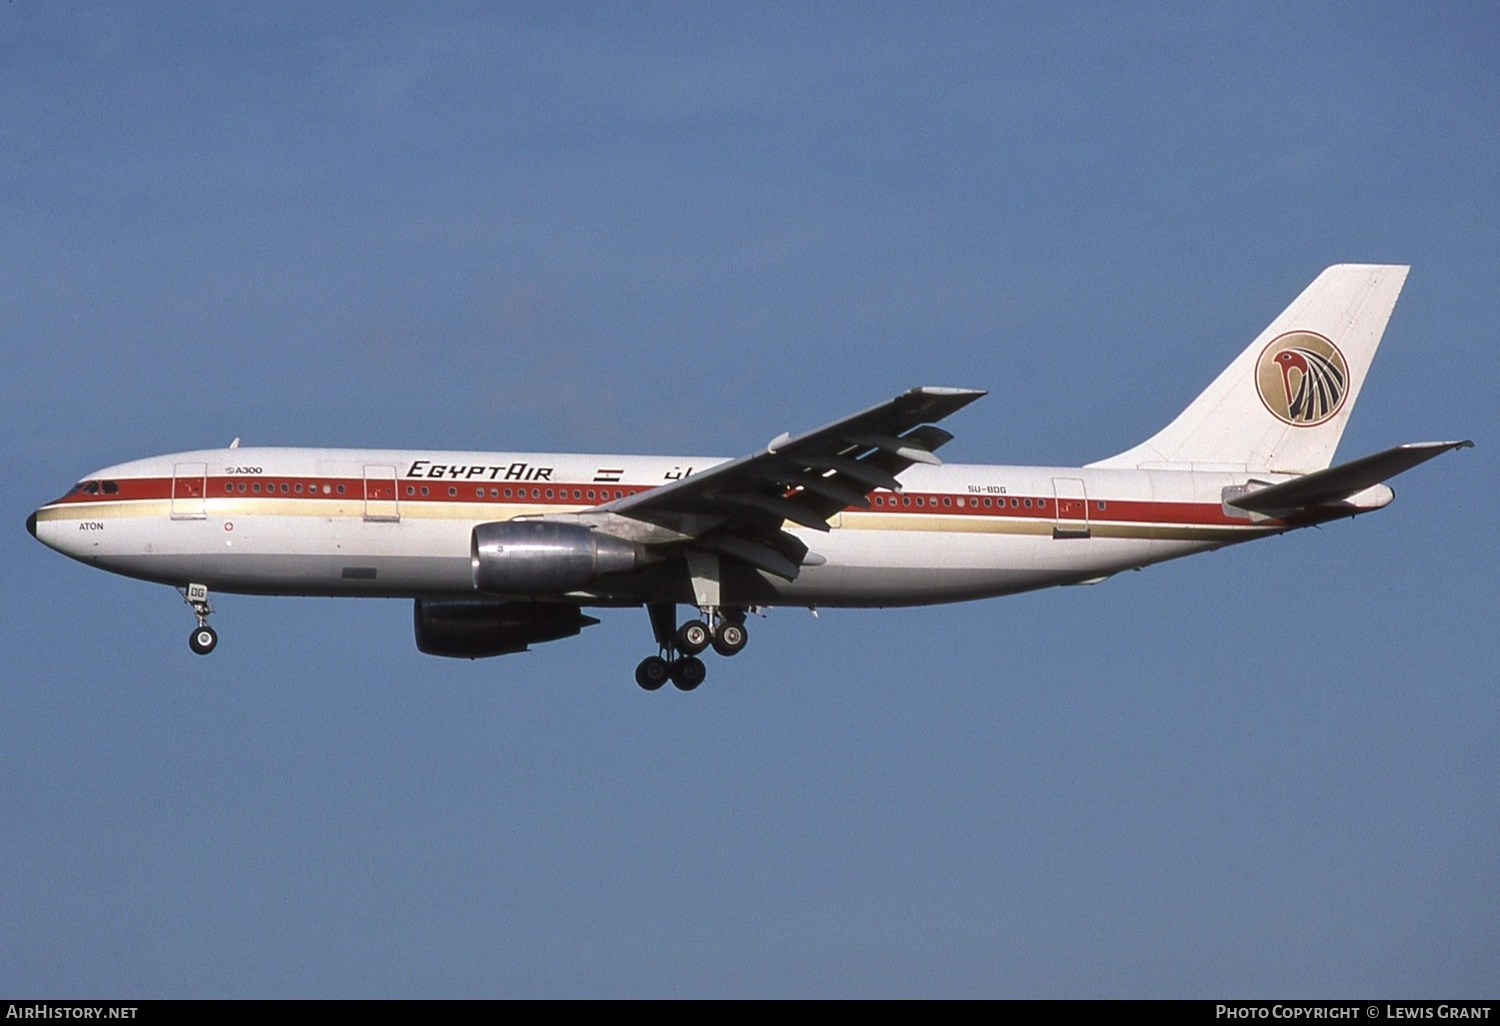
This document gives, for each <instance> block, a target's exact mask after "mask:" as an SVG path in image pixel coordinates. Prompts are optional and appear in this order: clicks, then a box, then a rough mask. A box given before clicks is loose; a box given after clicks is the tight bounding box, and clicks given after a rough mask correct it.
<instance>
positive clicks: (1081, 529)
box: [1052, 477, 1089, 538]
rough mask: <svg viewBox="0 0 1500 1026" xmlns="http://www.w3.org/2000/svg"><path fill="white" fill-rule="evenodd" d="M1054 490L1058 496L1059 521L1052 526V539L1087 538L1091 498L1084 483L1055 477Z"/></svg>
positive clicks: (1077, 479)
mask: <svg viewBox="0 0 1500 1026" xmlns="http://www.w3.org/2000/svg"><path fill="white" fill-rule="evenodd" d="M1052 489H1053V492H1054V494H1055V495H1056V496H1057V521H1056V522H1055V523H1054V524H1053V525H1052V537H1054V538H1087V537H1088V536H1089V497H1088V493H1087V492H1086V491H1085V490H1084V487H1083V481H1082V480H1081V479H1079V478H1076V477H1054V478H1053V479H1052Z"/></svg>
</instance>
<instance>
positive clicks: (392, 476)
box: [365, 467, 401, 521]
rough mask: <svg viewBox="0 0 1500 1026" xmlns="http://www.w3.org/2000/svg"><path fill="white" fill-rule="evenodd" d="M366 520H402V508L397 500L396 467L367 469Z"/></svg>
mask: <svg viewBox="0 0 1500 1026" xmlns="http://www.w3.org/2000/svg"><path fill="white" fill-rule="evenodd" d="M365 519H366V520H388V521H397V520H400V519H401V507H400V506H399V505H397V499H396V468H395V467H366V468H365Z"/></svg>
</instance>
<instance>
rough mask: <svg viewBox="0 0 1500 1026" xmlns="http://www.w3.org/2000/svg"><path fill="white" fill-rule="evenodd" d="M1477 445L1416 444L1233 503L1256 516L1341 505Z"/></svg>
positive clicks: (1257, 493)
mask: <svg viewBox="0 0 1500 1026" xmlns="http://www.w3.org/2000/svg"><path fill="white" fill-rule="evenodd" d="M1473 445H1474V443H1473V442H1471V441H1468V440H1465V441H1462V442H1412V443H1411V444H1410V445H1398V446H1396V447H1395V448H1394V449H1386V450H1385V451H1383V452H1377V453H1374V454H1372V455H1369V456H1361V457H1360V458H1359V459H1357V460H1350V461H1349V462H1348V463H1340V464H1339V465H1338V466H1336V467H1328V468H1327V469H1325V470H1318V471H1314V472H1313V473H1311V474H1304V475H1302V476H1301V477H1298V478H1293V479H1292V480H1290V481H1283V482H1282V483H1281V484H1276V485H1271V486H1269V487H1267V488H1260V489H1257V490H1255V491H1253V492H1249V493H1247V494H1245V495H1241V496H1238V497H1237V498H1234V499H1231V500H1230V504H1231V505H1233V506H1237V507H1239V508H1240V509H1247V510H1251V511H1253V512H1256V513H1280V512H1286V511H1287V510H1293V509H1305V508H1306V507H1308V506H1317V505H1321V504H1324V503H1329V502H1338V501H1339V500H1341V499H1347V498H1348V497H1349V496H1351V495H1355V494H1357V493H1359V492H1362V491H1364V490H1365V489H1366V488H1369V487H1371V486H1373V485H1378V484H1380V483H1381V482H1382V481H1385V480H1387V479H1389V478H1392V477H1395V476H1396V475H1397V474H1399V473H1401V472H1402V471H1406V470H1410V469H1411V468H1412V467H1415V466H1417V465H1418V464H1422V463H1426V462H1427V461H1428V460H1430V459H1432V458H1433V457H1434V456H1440V455H1442V454H1443V453H1445V452H1448V451H1450V450H1453V449H1467V448H1472V447H1473Z"/></svg>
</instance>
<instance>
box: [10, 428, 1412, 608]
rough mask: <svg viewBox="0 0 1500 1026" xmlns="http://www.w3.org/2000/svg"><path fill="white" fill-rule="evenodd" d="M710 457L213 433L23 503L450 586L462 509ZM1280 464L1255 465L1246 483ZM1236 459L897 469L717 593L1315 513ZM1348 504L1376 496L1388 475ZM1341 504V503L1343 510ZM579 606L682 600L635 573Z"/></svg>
mask: <svg viewBox="0 0 1500 1026" xmlns="http://www.w3.org/2000/svg"><path fill="white" fill-rule="evenodd" d="M720 462H722V460H721V459H720V458H714V457H654V456H616V455H556V454H540V453H480V452H437V451H431V450H356V449H280V448H246V449H215V450H203V451H197V452H185V453H176V454H172V455H167V456H160V457H154V458H151V459H145V460H138V461H135V462H131V463H125V464H120V465H118V466H114V467H109V468H106V469H104V470H100V471H98V472H97V473H96V474H93V475H91V476H90V478H88V479H87V480H86V482H85V483H84V484H85V486H86V487H84V488H83V489H82V490H80V489H75V490H74V491H72V492H70V493H69V494H68V495H66V496H64V497H63V498H61V499H59V500H57V501H55V502H53V503H49V504H48V505H46V506H44V507H42V508H41V509H39V510H38V511H37V513H36V520H35V530H36V535H37V538H38V539H39V540H41V541H42V542H44V543H46V544H47V545H49V546H51V547H52V548H54V549H57V550H58V551H60V552H63V553H65V554H67V555H69V556H72V557H73V558H75V559H78V560H80V561H82V562H85V563H88V564H90V565H94V566H98V567H100V568H102V569H105V570H110V571H113V572H115V573H120V574H125V575H128V576H131V577H138V578H142V579H145V580H150V581H157V582H160V583H164V584H171V585H177V586H185V585H186V584H188V583H190V582H193V583H199V584H203V585H206V586H207V587H208V588H210V589H211V590H216V591H224V592H242V593H253V594H277V595H363V596H407V597H462V596H474V595H476V594H477V593H478V592H477V590H476V587H475V583H474V567H473V560H472V553H471V535H472V532H473V529H474V527H475V526H476V525H478V524H482V523H488V522H494V521H506V520H511V519H513V518H516V517H535V516H538V515H557V514H567V513H575V512H579V511H583V510H587V509H590V508H592V507H596V506H598V505H601V504H602V503H605V502H609V501H612V500H617V499H620V498H622V497H625V496H628V495H631V494H635V493H639V492H641V491H644V490H646V489H650V488H653V487H656V486H659V485H661V484H664V483H666V482H670V481H674V480H679V479H681V478H683V477H685V476H688V475H691V474H693V473H699V472H702V471H704V470H706V469H707V468H709V467H711V466H713V465H715V464H718V463H720ZM1282 477H1283V476H1281V475H1272V476H1269V477H1268V476H1267V475H1264V474H1261V475H1257V477H1256V479H1257V480H1279V479H1281V478H1282ZM1248 480H1249V476H1248V475H1246V474H1244V473H1239V474H1235V473H1232V472H1187V471H1181V470H1160V471H1153V470H1121V469H1101V468H1088V467H1085V468H1076V467H1070V468H1057V467H1010V466H988V465H965V464H947V465H944V466H939V467H931V466H920V465H919V466H913V467H911V468H910V469H908V470H906V471H904V472H903V473H902V475H901V483H902V484H903V486H904V490H903V491H902V492H901V493H895V492H891V491H887V490H883V489H882V490H877V491H875V492H873V493H871V495H870V501H871V505H870V507H869V508H868V509H860V508H856V507H849V508H846V509H844V510H843V511H842V512H840V513H837V514H835V515H834V516H832V517H831V518H830V520H829V524H830V527H831V530H829V531H828V532H820V531H815V530H809V529H806V528H802V527H797V526H795V525H792V524H790V523H788V524H787V525H786V529H787V530H789V531H790V532H791V533H793V534H795V535H796V536H797V537H799V538H800V539H801V540H803V541H805V542H806V544H807V545H808V547H809V550H810V553H811V554H812V556H811V558H809V560H808V561H807V562H808V565H805V566H803V567H802V569H801V572H800V573H799V574H798V575H797V577H796V579H795V580H791V581H787V580H783V579H780V578H778V577H775V576H772V575H770V574H766V573H763V572H760V571H755V570H751V569H749V568H747V567H741V568H739V570H738V571H736V572H726V574H725V577H724V581H723V596H722V601H723V603H724V604H725V605H741V606H749V605H776V604H798V605H815V604H816V605H828V606H895V605H913V604H925V603H937V602H953V601H961V600H965V599H974V598H982V597H986V596H992V595H1003V594H1007V593H1012V592H1019V591H1026V590H1030V589H1034V588H1041V587H1046V586H1049V585H1055V584H1073V583H1082V582H1087V581H1092V580H1096V579H1099V578H1102V577H1104V576H1107V575H1109V574H1112V573H1116V572H1118V571H1120V570H1125V569H1129V568H1132V567H1139V566H1144V565H1147V564H1150V563H1156V562H1160V561H1162V560H1166V559H1172V558H1175V557H1178V556H1184V555H1189V554H1191V553H1194V552H1201V551H1204V550H1207V549H1211V548H1216V547H1219V546H1222V545H1226V544H1232V543H1234V542H1239V541H1245V540H1249V539H1252V538H1257V537H1263V536H1265V535H1267V534H1273V533H1278V532H1281V531H1284V530H1287V529H1289V528H1290V527H1295V526H1303V525H1304V524H1305V523H1308V522H1312V521H1313V520H1314V519H1326V518H1309V519H1302V520H1298V521H1296V522H1288V521H1282V520H1277V519H1271V518H1265V517H1255V518H1253V519H1252V518H1251V516H1250V515H1248V514H1246V513H1244V512H1242V511H1238V510H1230V509H1228V508H1226V506H1225V504H1224V502H1223V495H1224V490H1225V489H1226V488H1230V487H1234V486H1242V485H1244V484H1246V482H1247V481H1248ZM1380 491H1381V492H1382V493H1383V494H1376V495H1372V496H1369V497H1368V499H1367V501H1366V502H1364V503H1362V504H1361V505H1360V508H1359V509H1358V510H1355V511H1354V512H1360V511H1363V510H1364V509H1369V508H1377V507H1378V506H1380V505H1384V503H1385V502H1386V501H1389V491H1388V490H1387V489H1383V488H1382V489H1381V490H1380ZM1350 512H1351V511H1350V510H1348V509H1345V510H1344V511H1343V512H1341V513H1340V514H1339V515H1342V516H1347V515H1350ZM569 598H570V599H571V600H573V601H576V602H579V603H580V604H583V605H625V604H630V605H634V604H638V603H640V602H643V601H650V600H656V601H661V600H671V601H680V602H691V601H692V592H691V589H690V586H689V584H688V583H687V581H686V579H685V577H684V578H682V579H680V580H679V579H665V578H662V577H659V576H658V577H653V576H652V575H651V574H650V573H649V572H647V573H643V574H639V575H636V576H634V577H632V578H630V579H626V580H624V581H615V582H612V583H611V584H610V586H609V587H607V588H601V589H599V590H597V591H587V592H583V593H573V594H570V595H569Z"/></svg>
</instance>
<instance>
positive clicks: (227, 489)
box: [224, 481, 234, 492]
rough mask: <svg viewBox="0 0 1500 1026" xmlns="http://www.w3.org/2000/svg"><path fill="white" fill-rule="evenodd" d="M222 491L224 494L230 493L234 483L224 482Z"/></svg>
mask: <svg viewBox="0 0 1500 1026" xmlns="http://www.w3.org/2000/svg"><path fill="white" fill-rule="evenodd" d="M224 490H225V491H226V492H232V491H234V482H233V481H225V482H224Z"/></svg>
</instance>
